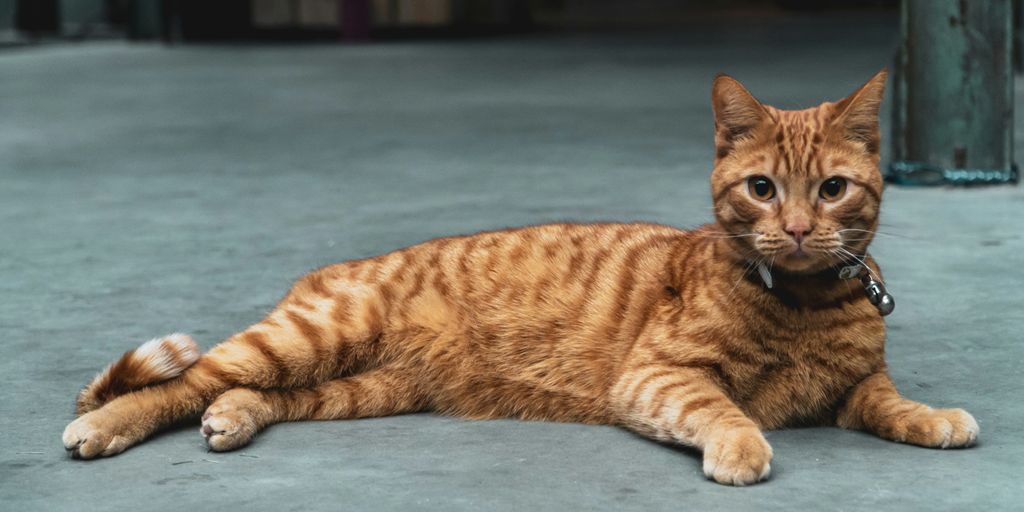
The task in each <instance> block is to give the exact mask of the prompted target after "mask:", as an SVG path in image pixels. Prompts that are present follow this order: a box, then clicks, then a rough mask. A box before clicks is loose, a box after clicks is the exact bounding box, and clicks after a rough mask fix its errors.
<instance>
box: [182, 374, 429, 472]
mask: <svg viewBox="0 0 1024 512" xmlns="http://www.w3.org/2000/svg"><path fill="white" fill-rule="evenodd" d="M426 405H427V400H426V397H425V396H424V394H423V393H422V392H421V391H420V389H419V387H418V386H417V379H416V375H415V373H414V372H413V371H411V370H409V369H405V368H392V367H382V368H377V369H375V370H370V371H368V372H365V373H361V374H357V375H353V376H351V377H345V378H340V379H334V380H331V381H327V382H325V383H323V384H320V385H318V386H315V387H312V388H308V389H293V390H257V389H249V388H234V389H231V390H228V391H227V392H225V393H224V394H222V395H220V396H219V397H217V399H216V400H214V402H213V404H211V405H210V407H209V408H207V409H206V413H205V414H203V425H202V427H201V428H200V432H201V433H202V435H203V437H204V438H205V439H206V443H207V445H208V446H209V447H210V449H211V450H214V451H218V452H220V451H226V450H233V449H236V448H239V447H241V446H244V445H246V444H248V443H249V442H250V441H251V440H252V438H253V437H254V436H255V435H256V433H257V432H259V431H260V430H261V429H263V428H264V427H267V426H269V425H272V424H274V423H279V422H283V421H302V420H337V419H352V418H367V417H374V416H390V415H394V414H402V413H408V412H416V411H420V410H422V409H424V407H425V406H426Z"/></svg>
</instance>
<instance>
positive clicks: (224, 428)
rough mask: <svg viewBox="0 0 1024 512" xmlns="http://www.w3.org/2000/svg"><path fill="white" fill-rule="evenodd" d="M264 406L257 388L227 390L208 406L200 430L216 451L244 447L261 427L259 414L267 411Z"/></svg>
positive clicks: (211, 447) (207, 442) (207, 443)
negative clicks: (256, 390) (254, 389)
mask: <svg viewBox="0 0 1024 512" xmlns="http://www.w3.org/2000/svg"><path fill="white" fill-rule="evenodd" d="M264 407H265V405H264V404H263V400H262V398H261V397H260V395H259V394H258V393H257V392H255V391H252V390H249V389H243V388H237V389H231V390H228V391H226V392H225V393H224V394H222V395H220V396H219V397H217V400H215V401H214V402H213V404H211V405H210V407H208V408H207V409H206V413H205V414H203V426H202V427H200V428H199V433H200V434H202V435H203V438H204V439H206V445H207V446H209V447H210V449H211V450H213V451H215V452H224V451H228V450H234V449H236V448H241V447H242V446H245V445H246V444H249V441H252V438H253V437H255V436H256V432H258V431H259V429H260V422H259V421H257V416H258V415H261V414H263V413H265V412H266V411H265V410H264Z"/></svg>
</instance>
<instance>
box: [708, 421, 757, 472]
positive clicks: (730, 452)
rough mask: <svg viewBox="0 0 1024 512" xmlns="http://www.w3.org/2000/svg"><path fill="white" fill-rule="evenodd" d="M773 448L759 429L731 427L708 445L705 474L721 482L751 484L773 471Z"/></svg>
mask: <svg viewBox="0 0 1024 512" xmlns="http://www.w3.org/2000/svg"><path fill="white" fill-rule="evenodd" d="M771 461H772V447H771V445H769V444H768V441H766V440H765V438H764V435H762V434H761V431H760V430H757V429H756V428H744V429H733V430H727V431H725V432H723V433H722V434H720V435H717V436H714V437H713V438H712V440H711V442H709V443H708V444H707V446H705V447H704V474H705V475H706V476H707V477H708V478H711V479H714V481H716V482H718V483H720V484H726V485H749V484H754V483H757V482H760V481H761V480H764V479H765V478H767V477H768V475H769V474H770V473H771V470H772V468H771Z"/></svg>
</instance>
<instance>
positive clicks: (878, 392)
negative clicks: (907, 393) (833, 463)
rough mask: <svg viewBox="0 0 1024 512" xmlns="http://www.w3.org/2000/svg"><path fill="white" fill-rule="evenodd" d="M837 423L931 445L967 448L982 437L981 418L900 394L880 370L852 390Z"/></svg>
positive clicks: (887, 436)
mask: <svg viewBox="0 0 1024 512" xmlns="http://www.w3.org/2000/svg"><path fill="white" fill-rule="evenodd" d="M836 423H837V424H838V425H839V426H840V427H843V428H850V429H859V430H866V431H869V432H872V433H874V434H875V435H877V436H879V437H882V438H885V439H889V440H892V441H897V442H900V443H910V444H916V445H919V446H927V447H931V448H964V447H967V446H970V445H972V444H974V441H975V440H976V439H977V438H978V431H979V429H978V422H976V421H975V420H974V417H973V416H971V415H970V414H969V413H968V412H967V411H965V410H963V409H932V408H931V407H928V406H927V405H924V404H920V403H917V402H914V401H911V400H907V399H906V398H903V397H901V396H900V395H899V392H897V391H896V386H894V385H893V383H892V380H891V379H890V378H889V375H888V373H886V372H885V371H880V372H878V373H875V374H872V375H871V376H869V377H868V378H866V379H864V380H863V381H861V382H860V383H859V384H857V385H856V386H854V387H853V389H851V390H850V392H849V394H848V395H847V397H846V403H845V404H844V405H843V407H842V408H841V409H840V411H839V415H838V417H837V419H836Z"/></svg>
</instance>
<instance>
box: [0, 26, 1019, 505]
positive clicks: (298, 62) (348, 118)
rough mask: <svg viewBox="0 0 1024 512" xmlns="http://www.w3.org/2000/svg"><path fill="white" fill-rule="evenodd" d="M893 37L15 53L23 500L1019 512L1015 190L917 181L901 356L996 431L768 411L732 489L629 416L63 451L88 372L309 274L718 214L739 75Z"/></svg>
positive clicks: (13, 284)
mask: <svg viewBox="0 0 1024 512" xmlns="http://www.w3.org/2000/svg"><path fill="white" fill-rule="evenodd" d="M895 41H896V38H895V22H894V20H892V19H890V18H858V17H855V16H843V17H841V18H835V19H831V20H830V21H819V20H813V19H777V20H770V21H764V20H762V21H755V20H748V21H743V22H738V23H736V24H732V25H729V26H728V27H723V26H716V27H710V28H703V29H701V28H694V29H693V30H682V31H679V32H677V33H671V34H657V35H654V34H633V35H627V34H624V35H616V36H601V37H598V36H587V35H578V36H559V37H552V36H529V37H525V36H524V37H519V38H512V39H501V40H483V41H469V42H429V43H393V44H383V45H365V46H352V47H345V46H329V45H323V46H301V45H291V46H289V45H282V46H208V47H204V46H184V47H174V48H166V47H161V46H151V45H132V44H125V43H103V44H83V45H67V46H44V47H37V48H26V49H19V50H9V51H4V52H0V397H2V399H0V503H2V505H0V508H2V509H3V510H10V511H15V510H17V511H27V510H48V511H51V510H73V511H90V510H125V509H136V508H138V509H145V510H444V511H454V510H559V511H561V510H589V509H605V510H731V511H740V510H965V509H970V510H1012V509H1021V508H1022V507H1024V505H1022V504H1021V501H1020V500H1021V499H1024V492H1022V490H1021V489H1022V486H1021V483H1020V481H1019V480H1020V476H1021V464H1020V461H1021V460H1022V459H1024V442H1022V440H1021V437H1022V436H1021V434H1022V432H1021V425H1022V424H1024V407H1022V405H1021V400H1020V392H1021V383H1022V379H1021V377H1022V375H1021V366H1022V362H1024V361H1022V360H1024V343H1022V341H1024V340H1022V334H1021V333H1022V332H1024V331H1022V320H1024V291H1022V290H1024V287H1022V284H1024V283H1022V271H1021V263H1024V259H1022V257H1021V254H1022V251H1024V239H1022V235H1024V228H1022V226H1021V221H1022V220H1024V219H1022V212H1024V194H1022V192H1021V190H1020V188H1019V187H1009V188H991V189H972V190H945V189H942V190H913V189H900V188H891V189H889V190H888V191H887V193H886V198H885V205H884V213H883V222H884V225H883V230H884V231H885V232H886V233H887V235H886V236H881V237H880V238H879V240H878V242H877V244H876V245H875V246H874V253H875V254H876V256H877V258H878V259H879V260H880V261H881V263H882V265H883V268H884V269H885V271H886V275H887V278H888V281H889V288H890V290H891V291H892V292H893V293H894V294H895V295H896V298H897V300H898V307H897V309H896V312H895V314H894V315H893V316H891V317H890V320H889V326H890V329H891V331H890V340H889V360H890V364H891V367H892V373H893V376H894V378H895V380H896V382H897V384H898V385H899V386H900V387H901V388H902V390H903V391H904V392H905V394H906V395H908V396H909V397H911V398H914V399H917V400H921V401H924V402H927V403H930V404H934V405H936V406H963V407H965V408H967V409H968V410H970V411H971V412H972V413H974V414H975V416H976V417H977V418H978V420H979V422H980V424H981V428H982V434H981V442H980V445H978V446H977V447H975V448H973V449H968V450H961V451H939V450H928V449H921V448H916V447H910V446H903V445H898V444H894V443H889V442H885V441H882V440H879V439H876V438H873V437H871V436H869V435H866V434H862V433H856V432H848V431H842V430H838V429H827V428H821V429H798V430H786V431H779V432H771V433H769V434H768V439H769V441H770V442H771V443H772V444H773V446H774V448H775V453H776V458H775V460H774V463H773V467H774V470H775V471H774V475H773V476H772V478H771V480H770V481H768V482H767V483H764V484H762V485H758V486H755V487H751V488H745V489H734V488H728V487H722V486H718V485H716V484H713V483H710V482H708V481H706V480H705V479H704V478H703V476H702V475H701V471H700V461H699V458H698V457H697V456H696V455H695V454H694V453H691V452H687V451H684V450H679V449H674V448H671V447H668V446H664V445H659V444H656V443H652V442H649V441H647V440H644V439H641V438H639V437H637V436H634V435H632V434H629V433H627V432H625V431H621V430H617V429H615V428H610V427H592V426H580V425H570V424H551V423H525V422H516V421H488V422H469V421H463V420H459V419H452V418H444V417H437V416H434V415H428V414H423V415H411V416H402V417H393V418H382V419H370V420H359V421H339V422H324V423H300V424H286V425H278V426H275V427H272V428H271V429H269V430H268V431H267V432H265V433H264V434H263V435H261V436H260V437H259V438H258V439H257V440H256V441H255V442H254V443H253V444H252V445H251V446H249V447H246V448H245V449H243V450H241V451H240V452H232V453H224V454H217V453H208V452H206V451H205V450H204V448H203V445H202V443H201V440H200V436H199V434H198V433H197V432H196V429H195V427H196V425H189V426H187V427H184V428H182V429H177V430H172V431H170V432H168V433H165V434H162V435H160V436H158V437H157V438H155V439H153V440H152V441H150V442H147V443H145V444H142V445H140V446H138V447H135V448H133V449H131V450H129V451H128V452H126V453H124V454H122V455H119V456H117V457H114V458H110V459H104V460H98V461H93V462H80V461H73V460H70V459H69V458H68V457H67V456H66V455H65V453H64V450H63V449H62V447H61V445H60V441H59V438H60V433H61V431H62V429H63V428H64V426H65V424H66V423H67V422H69V421H70V420H71V419H72V414H71V411H72V401H73V397H74V395H75V393H76V392H77V391H78V389H79V388H80V386H81V385H82V384H84V383H85V382H86V381H87V380H88V379H89V378H91V376H92V375H93V374H94V372H96V371H98V370H99V369H100V368H101V367H103V366H104V365H105V364H107V363H108V362H109V361H111V360H112V359H113V358H114V357H115V356H117V355H118V354H120V353H121V352H122V351H124V350H126V349H128V348H131V347H132V346H134V345H135V344H137V343H139V342H141V341H144V340H146V339H148V338H150V337H152V336H155V335H159V334H164V333H168V332H173V331H179V330H180V331H185V332H189V333H192V334H193V335H195V336H196V338H197V339H198V340H200V341H201V344H202V345H204V347H209V346H212V345H213V344H214V343H216V342H217V341H218V340H220V339H223V338H224V337H226V336H227V335H229V334H230V333H232V332H234V331H237V330H239V329H242V328H244V327H245V326H246V325H248V324H249V323H251V322H254V321H256V320H258V319H259V318H260V317H261V315H262V314H263V313H264V312H265V311H267V310H268V308H270V307H271V306H272V305H273V304H274V302H275V301H276V300H277V299H278V298H279V297H280V296H281V294H282V293H283V292H284V291H285V289H286V288H287V286H288V285H289V283H290V282H291V281H292V280H293V279H294V278H296V277H298V276H299V275H301V274H302V273H303V272H305V271H307V270H309V269H311V268H314V267H317V266H320V265H323V264H327V263H330V262H334V261H338V260H343V259H348V258H356V257H363V256H368V255H372V254H376V253H380V252H383V251H387V250H389V249H393V248H397V247H400V246H404V245H408V244H411V243H414V242H417V241H420V240H424V239H427V238H431V237H434V236H438V235H445V234H453V233H468V232H473V231H477V230H481V229H486V228H496V227H503V226H512V225H521V224H528V223H540V222H547V221H556V220H650V221H657V222H664V223H669V224H673V225H678V226H684V227H685V226H694V225H698V224H701V223H703V222H705V221H707V220H708V219H709V218H710V210H709V204H710V201H709V199H708V197H707V195H708V183H707V174H708V171H709V169H710V162H711V157H712V148H711V119H710V111H709V107H708V96H709V84H710V80H711V77H712V76H713V75H714V73H715V72H717V71H720V70H724V71H728V72H730V73H732V74H734V75H735V76H736V77H738V78H739V79H740V80H743V81H744V82H746V83H747V84H748V85H749V86H750V88H751V89H752V90H753V91H754V92H755V94H757V95H759V96H760V97H761V98H762V99H764V100H766V101H768V102H774V103H776V104H778V105H779V106H782V107H799V106H806V105H810V104H814V103H817V102H819V101H821V100H824V99H828V98H838V97H840V96H843V95H845V94H846V93H847V92H849V91H851V90H853V89H854V88H855V87H856V86H857V85H859V84H860V83H861V82H863V81H864V80H866V79H867V78H868V77H869V76H871V74H872V73H873V72H875V71H876V70H877V69H878V68H880V67H882V66H884V65H886V64H888V63H889V62H890V56H891V55H892V49H893V45H894V43H895ZM1018 92H1024V91H1020V90H1018ZM1018 105H1020V104H1019V103H1018ZM936 122H942V120H936ZM1018 126H1019V125H1018ZM1019 133H1021V130H1018V134H1019ZM1018 137H1019V136H1018ZM1020 140H1021V139H1020V138H1018V142H1020ZM1017 148H1018V151H1020V150H1021V149H1022V148H1024V145H1022V144H1020V143H1018V145H1017Z"/></svg>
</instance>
